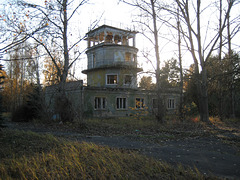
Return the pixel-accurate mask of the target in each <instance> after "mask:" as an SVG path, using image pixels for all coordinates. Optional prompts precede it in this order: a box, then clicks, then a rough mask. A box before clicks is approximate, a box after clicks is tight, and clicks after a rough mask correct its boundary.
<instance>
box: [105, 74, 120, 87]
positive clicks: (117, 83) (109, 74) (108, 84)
mask: <svg viewBox="0 0 240 180" xmlns="http://www.w3.org/2000/svg"><path fill="white" fill-rule="evenodd" d="M108 76H116V77H117V78H116V81H117V82H116V83H113V84H109V83H108ZM113 81H114V80H113ZM106 85H118V74H106Z"/></svg>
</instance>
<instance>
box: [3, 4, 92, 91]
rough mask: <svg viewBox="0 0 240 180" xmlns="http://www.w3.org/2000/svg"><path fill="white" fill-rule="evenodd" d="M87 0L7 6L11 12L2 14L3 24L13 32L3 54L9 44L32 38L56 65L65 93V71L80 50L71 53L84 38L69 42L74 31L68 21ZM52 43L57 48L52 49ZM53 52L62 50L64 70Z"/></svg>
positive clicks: (70, 21) (9, 46)
mask: <svg viewBox="0 0 240 180" xmlns="http://www.w3.org/2000/svg"><path fill="white" fill-rule="evenodd" d="M88 1H89V0H79V1H78V2H77V1H68V0H55V1H45V4H42V2H36V3H35V2H34V3H29V2H27V1H24V0H18V1H16V2H13V3H12V4H11V5H9V6H10V7H11V8H12V11H11V14H9V15H7V13H6V15H5V23H7V25H8V30H10V31H11V32H12V34H11V35H12V36H11V37H12V40H11V41H8V44H7V45H6V46H4V47H2V48H1V49H0V51H1V52H2V53H4V52H5V51H8V50H11V48H12V47H14V46H16V45H18V44H21V43H22V42H24V41H26V40H28V39H34V40H35V42H37V43H38V44H39V45H41V46H42V47H43V48H44V50H45V51H46V53H47V54H48V56H49V57H50V58H51V60H52V62H53V64H54V65H55V67H56V69H57V72H58V76H59V78H60V83H61V91H62V92H63V94H64V86H65V82H66V79H67V75H68V71H69V69H70V68H71V67H72V65H73V64H74V63H75V62H76V61H77V60H78V59H79V56H80V55H81V54H82V52H83V51H84V50H82V51H79V52H78V53H77V55H76V53H75V56H74V57H73V56H71V54H73V53H72V51H73V49H74V47H76V46H78V44H79V43H80V42H81V41H82V40H83V39H84V37H85V35H84V36H82V37H78V38H77V39H76V38H75V39H74V40H75V42H72V41H71V42H70V40H69V36H72V33H73V32H69V28H70V23H72V21H73V17H74V15H75V14H76V13H77V12H78V10H79V9H80V7H82V6H83V5H84V4H86V3H87V2H88ZM15 9H16V11H17V10H18V9H21V10H22V12H18V14H17V15H18V16H15V14H16V13H15ZM52 46H55V47H56V49H54V51H51V48H50V47H52ZM55 51H59V52H62V59H63V61H62V64H63V69H61V67H60V66H59V64H58V63H57V61H56V59H55V58H54V55H53V54H55Z"/></svg>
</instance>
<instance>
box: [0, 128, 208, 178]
mask: <svg viewBox="0 0 240 180" xmlns="http://www.w3.org/2000/svg"><path fill="white" fill-rule="evenodd" d="M0 147H1V148H0V179H204V176H203V175H202V174H201V173H199V172H198V171H197V170H194V171H193V170H191V169H185V168H183V167H182V166H178V167H177V168H174V167H172V166H170V165H169V164H167V163H164V162H160V161H156V160H154V159H152V158H147V157H145V156H142V155H140V154H138V153H136V152H131V151H127V150H118V149H112V148H109V147H102V146H97V145H95V144H90V143H79V142H70V141H66V140H63V139H57V138H55V137H53V136H51V135H39V134H36V133H33V132H23V131H13V130H7V129H3V130H0Z"/></svg>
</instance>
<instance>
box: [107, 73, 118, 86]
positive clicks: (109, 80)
mask: <svg viewBox="0 0 240 180" xmlns="http://www.w3.org/2000/svg"><path fill="white" fill-rule="evenodd" d="M117 83H118V76H117V75H107V84H117Z"/></svg>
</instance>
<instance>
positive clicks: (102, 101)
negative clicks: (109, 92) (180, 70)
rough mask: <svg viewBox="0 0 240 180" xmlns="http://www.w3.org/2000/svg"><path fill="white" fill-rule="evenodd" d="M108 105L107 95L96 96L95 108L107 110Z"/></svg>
mask: <svg viewBox="0 0 240 180" xmlns="http://www.w3.org/2000/svg"><path fill="white" fill-rule="evenodd" d="M99 104H100V105H99ZM106 107H107V99H106V97H101V96H95V97H94V110H105V109H106Z"/></svg>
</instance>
